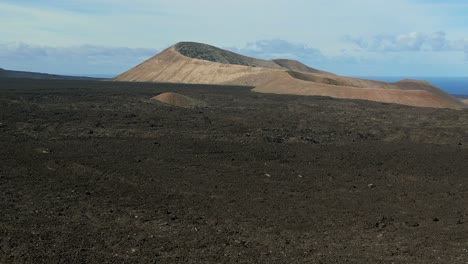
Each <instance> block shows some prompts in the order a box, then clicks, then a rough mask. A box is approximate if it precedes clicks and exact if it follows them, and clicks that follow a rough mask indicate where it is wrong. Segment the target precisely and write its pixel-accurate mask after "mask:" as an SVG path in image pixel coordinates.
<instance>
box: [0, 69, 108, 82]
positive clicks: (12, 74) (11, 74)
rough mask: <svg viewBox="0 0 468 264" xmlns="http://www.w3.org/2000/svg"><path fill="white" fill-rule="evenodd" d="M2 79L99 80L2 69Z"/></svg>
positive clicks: (0, 70) (0, 75)
mask: <svg viewBox="0 0 468 264" xmlns="http://www.w3.org/2000/svg"><path fill="white" fill-rule="evenodd" d="M0 78H26V79H47V80H99V78H92V77H80V76H63V75H55V74H47V73H39V72H25V71H10V70H5V69H2V68H0Z"/></svg>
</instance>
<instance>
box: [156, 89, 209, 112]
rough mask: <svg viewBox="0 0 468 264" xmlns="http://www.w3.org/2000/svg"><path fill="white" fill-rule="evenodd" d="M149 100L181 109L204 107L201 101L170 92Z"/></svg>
mask: <svg viewBox="0 0 468 264" xmlns="http://www.w3.org/2000/svg"><path fill="white" fill-rule="evenodd" d="M151 99H152V100H155V101H158V102H161V103H164V104H168V105H172V106H177V107H183V108H192V107H199V106H204V105H206V104H205V103H204V102H203V101H200V100H197V99H193V98H190V97H188V96H185V95H181V94H177V93H171V92H168V93H162V94H159V95H157V96H154V97H153V98H151Z"/></svg>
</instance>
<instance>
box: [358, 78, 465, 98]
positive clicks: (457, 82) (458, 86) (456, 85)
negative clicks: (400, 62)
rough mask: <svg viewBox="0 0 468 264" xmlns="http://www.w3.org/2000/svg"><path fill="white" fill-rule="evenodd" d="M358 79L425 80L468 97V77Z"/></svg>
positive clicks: (384, 80)
mask: <svg viewBox="0 0 468 264" xmlns="http://www.w3.org/2000/svg"><path fill="white" fill-rule="evenodd" d="M358 78H364V79H369V80H376V81H383V82H397V81H399V80H403V79H416V80H425V81H428V82H430V83H432V84H433V85H435V86H437V87H439V88H440V89H442V90H444V91H445V92H447V93H449V94H453V95H465V96H468V77H401V76H360V77H358Z"/></svg>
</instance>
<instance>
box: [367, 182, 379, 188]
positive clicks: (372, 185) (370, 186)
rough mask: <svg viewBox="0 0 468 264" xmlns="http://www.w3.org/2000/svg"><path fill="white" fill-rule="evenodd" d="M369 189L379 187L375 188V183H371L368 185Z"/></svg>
mask: <svg viewBox="0 0 468 264" xmlns="http://www.w3.org/2000/svg"><path fill="white" fill-rule="evenodd" d="M367 187H369V188H371V189H372V188H375V187H377V186H375V184H373V183H370V184H368V185H367Z"/></svg>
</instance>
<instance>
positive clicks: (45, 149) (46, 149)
mask: <svg viewBox="0 0 468 264" xmlns="http://www.w3.org/2000/svg"><path fill="white" fill-rule="evenodd" d="M34 150H35V151H36V152H37V153H40V154H49V153H50V150H49V149H48V148H43V147H39V148H35V149H34Z"/></svg>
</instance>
